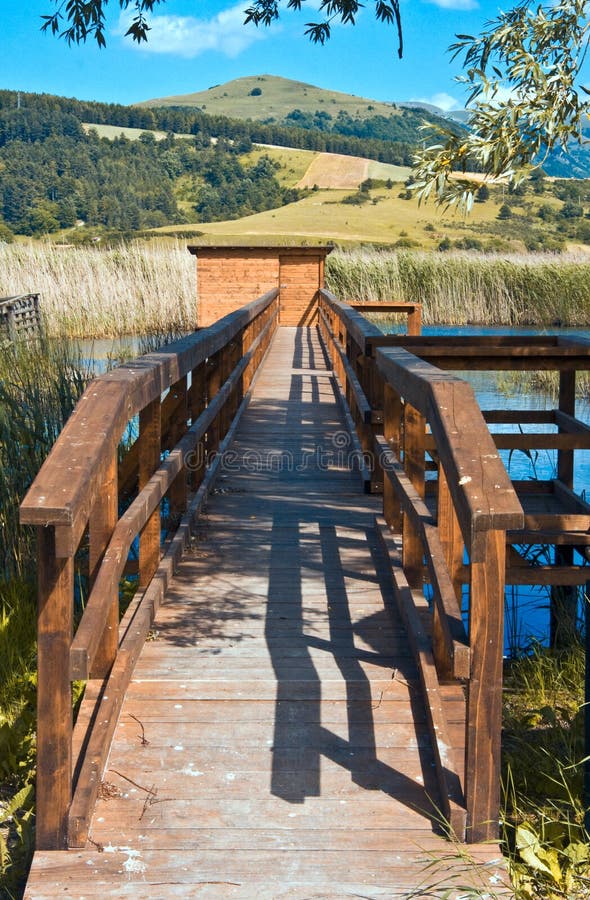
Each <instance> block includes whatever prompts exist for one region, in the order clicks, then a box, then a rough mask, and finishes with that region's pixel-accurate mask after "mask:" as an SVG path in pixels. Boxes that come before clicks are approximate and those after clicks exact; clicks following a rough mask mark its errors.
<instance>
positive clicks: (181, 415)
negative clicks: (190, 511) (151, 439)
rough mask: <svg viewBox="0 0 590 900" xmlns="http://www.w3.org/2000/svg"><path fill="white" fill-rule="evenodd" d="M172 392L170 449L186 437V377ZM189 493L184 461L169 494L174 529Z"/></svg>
mask: <svg viewBox="0 0 590 900" xmlns="http://www.w3.org/2000/svg"><path fill="white" fill-rule="evenodd" d="M170 392H171V393H173V394H174V395H175V396H176V400H177V404H176V406H175V408H174V412H173V414H172V418H171V419H170V425H169V429H170V431H169V434H170V438H169V445H170V447H175V446H176V444H177V443H178V441H179V440H180V439H181V438H182V437H183V436H184V434H185V433H186V429H187V418H188V409H187V403H188V397H187V378H186V375H185V376H184V378H180V379H179V380H178V381H177V382H175V384H173V385H172V386H171V388H170ZM187 493H188V492H187V477H186V468H185V465H184V461H183V467H182V470H181V471H180V472H179V473H178V475H177V476H176V478H175V479H174V481H173V482H172V484H171V485H170V490H169V492H168V498H169V500H170V517H171V519H172V527H173V528H176V524H175V520H176V518H177V517H180V516H182V515H183V513H184V511H185V509H186V504H187Z"/></svg>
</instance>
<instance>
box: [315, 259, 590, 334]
mask: <svg viewBox="0 0 590 900" xmlns="http://www.w3.org/2000/svg"><path fill="white" fill-rule="evenodd" d="M326 271H327V283H328V287H329V288H330V290H332V291H333V292H334V293H335V294H336V295H337V296H339V297H340V298H341V299H343V300H355V301H362V300H365V301H369V300H370V301H387V300H401V301H406V302H416V301H418V302H420V303H422V304H423V309H422V313H423V321H424V323H425V324H428V325H433V324H445V325H464V324H467V323H474V324H478V325H530V324H532V325H540V326H542V325H555V324H559V325H572V326H580V325H582V326H583V325H588V324H589V323H590V260H589V259H588V257H576V256H573V255H568V256H555V255H553V254H547V255H542V256H541V255H534V256H533V255H529V256H510V257H500V256H497V255H491V254H488V255H486V254H466V253H463V254H447V253H444V254H443V253H409V252H403V253H387V252H384V253H382V252H377V251H352V252H344V251H339V252H336V253H333V254H331V255H330V256H329V257H328V260H327V269H326Z"/></svg>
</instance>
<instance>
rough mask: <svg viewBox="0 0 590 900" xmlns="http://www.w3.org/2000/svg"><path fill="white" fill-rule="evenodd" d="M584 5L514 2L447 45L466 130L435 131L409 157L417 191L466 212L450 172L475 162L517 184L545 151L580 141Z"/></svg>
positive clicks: (468, 190)
mask: <svg viewBox="0 0 590 900" xmlns="http://www.w3.org/2000/svg"><path fill="white" fill-rule="evenodd" d="M588 5H589V4H588V0H557V2H554V3H547V4H545V5H543V4H540V5H539V6H535V7H532V6H530V5H529V4H527V3H519V4H518V5H517V6H516V7H514V8H513V9H511V10H509V11H508V12H505V13H502V14H501V15H499V16H498V18H497V19H494V20H492V21H491V22H489V23H488V25H487V28H486V29H485V30H484V31H483V33H482V34H481V35H479V36H473V35H467V34H460V35H457V38H458V40H457V42H456V43H455V44H453V45H452V46H451V48H450V50H451V52H452V54H453V58H455V57H457V56H462V57H463V67H464V71H465V74H464V75H463V76H461V77H460V78H459V79H458V80H459V81H460V82H462V83H464V84H465V85H466V86H467V88H468V90H469V97H468V101H467V103H468V107H469V108H470V111H471V115H470V118H469V122H468V125H469V129H470V130H469V132H468V133H467V134H466V135H456V134H451V133H450V132H449V131H448V130H446V131H445V129H440V140H439V141H438V142H437V143H435V144H432V145H431V146H429V147H427V148H426V149H425V150H423V151H421V152H420V153H418V154H417V156H416V175H415V178H416V188H417V190H418V196H419V198H420V199H421V200H427V199H428V198H429V197H430V196H431V195H432V196H434V197H435V198H436V199H437V201H438V202H439V203H443V204H444V205H446V206H453V205H456V206H463V207H464V208H466V209H469V208H470V207H471V204H472V202H473V190H472V187H471V186H470V185H469V184H468V183H466V182H464V181H462V180H461V179H459V180H457V179H452V178H451V175H452V173H453V172H456V171H459V172H465V171H466V170H467V166H468V165H470V164H471V165H472V164H474V163H476V164H477V166H478V167H479V168H480V169H481V171H482V172H483V173H484V174H485V175H486V176H488V177H489V178H498V177H501V178H506V179H508V180H510V181H515V182H518V181H519V180H521V179H522V178H523V177H524V174H526V172H527V171H528V170H530V167H531V166H534V165H539V164H542V163H543V160H544V159H545V158H546V157H547V155H548V153H549V152H550V151H551V150H553V149H555V148H561V149H562V150H564V151H567V149H568V146H569V144H570V142H571V141H575V142H578V143H581V142H582V141H583V140H584V137H583V133H582V124H583V121H584V118H585V116H586V115H587V114H588V111H589V109H590V101H589V99H588V91H587V89H586V88H584V87H583V86H581V85H579V83H578V82H579V78H580V69H581V67H582V64H583V62H584V59H585V56H586V51H587V47H588V35H589V29H590V22H589V20H588Z"/></svg>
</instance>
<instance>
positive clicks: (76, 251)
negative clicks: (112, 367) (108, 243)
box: [0, 241, 196, 338]
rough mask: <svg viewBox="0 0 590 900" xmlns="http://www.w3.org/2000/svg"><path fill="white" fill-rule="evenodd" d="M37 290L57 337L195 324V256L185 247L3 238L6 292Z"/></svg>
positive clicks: (1, 273)
mask: <svg viewBox="0 0 590 900" xmlns="http://www.w3.org/2000/svg"><path fill="white" fill-rule="evenodd" d="M29 292H39V293H40V295H41V309H42V312H43V317H44V323H45V328H46V331H47V334H48V335H49V336H50V337H51V336H52V337H56V336H60V337H64V336H65V337H71V338H102V337H121V336H123V335H145V334H151V333H155V332H158V333H160V332H161V331H162V329H163V328H165V330H167V331H170V332H186V331H191V330H192V329H193V328H194V327H195V324H196V278H195V261H194V259H193V257H192V256H191V255H190V254H189V253H188V251H187V249H186V245H185V244H181V243H180V242H178V243H176V244H174V245H157V244H153V245H152V244H150V245H147V244H139V243H135V244H128V245H121V246H120V247H116V248H111V249H108V248H107V249H99V248H98V247H81V248H76V247H62V246H59V245H55V244H50V243H48V242H32V241H31V242H28V243H15V244H2V243H0V297H8V296H13V295H15V294H20V293H29Z"/></svg>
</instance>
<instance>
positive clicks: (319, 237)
mask: <svg viewBox="0 0 590 900" xmlns="http://www.w3.org/2000/svg"><path fill="white" fill-rule="evenodd" d="M264 152H266V151H264ZM271 155H273V158H275V159H277V160H278V161H279V162H281V157H282V152H281V151H273V152H272V154H271ZM297 158H298V151H289V155H288V157H286V159H287V160H288V168H287V169H286V170H283V171H281V170H279V172H278V177H279V179H280V180H281V183H283V184H284V185H285V186H288V187H291V186H294V185H296V184H297V181H298V180H299V178H300V177H302V176H301V174H300V173H301V170H302V167H303V160H301V162H300V163H299V162H295V161H296V160H297ZM318 158H319V159H321V157H317V156H316V157H315V158H313V157H312V159H315V160H317V159H318ZM305 159H306V160H307V159H309V156H308V154H307V153H306V157H305ZM310 162H311V160H310ZM316 165H317V163H316V162H315V161H314V167H315V166H316ZM371 165H372V164H369V173H370V172H371ZM375 165H377V164H375ZM391 168H392V169H395V168H396V167H391ZM289 170H291V172H289ZM327 174H328V173H327ZM371 177H373V176H371ZM387 177H391V180H392V181H395V180H396V178H397V177H399V176H396V175H395V173H390V175H389V176H387ZM321 180H322V173H321V170H320V172H319V174H317V175H315V176H314V178H313V182H314V183H317V184H318V186H319V184H320V182H321ZM359 180H362V179H357V182H358V181H359ZM385 180H387V179H385ZM355 186H356V184H355ZM353 191H354V187H352V186H351V188H348V189H346V190H343V189H332V190H328V189H320V190H317V191H311V192H310V193H309V195H308V196H306V197H305V198H304V199H302V200H300V201H298V202H296V203H290V204H289V205H287V206H283V207H280V208H278V209H273V210H268V211H266V212H262V213H257V214H256V215H251V216H246V217H244V218H242V219H235V220H228V221H222V222H213V223H208V222H199V223H197V222H195V223H194V225H193V227H194V229H195V230H198V231H201V232H203V235H202V238H201V240H202V241H203V242H206V243H215V242H219V243H232V242H238V243H239V242H243V243H247V242H248V241H249V240H254V241H258V242H260V243H264V242H265V241H266V242H269V243H272V242H274V241H275V240H279V241H280V242H288V241H289V240H291V241H293V242H295V243H297V242H300V241H304V240H306V241H311V242H313V241H316V242H326V241H333V242H335V243H337V244H338V245H339V246H341V247H349V248H358V247H359V246H363V245H364V246H366V245H372V246H376V247H382V248H389V249H395V248H396V247H402V248H415V249H417V250H438V249H439V248H440V247H441V246H442V247H445V246H446V247H447V248H448V249H455V250H458V249H469V248H473V250H474V251H476V250H480V251H484V252H497V253H507V252H510V253H525V252H526V243H527V242H530V241H531V240H533V239H534V241H535V242H536V244H537V245H538V248H539V249H542V247H543V245H544V243H546V244H547V249H548V250H552V251H553V250H556V249H557V248H558V247H559V248H560V249H566V248H567V240H566V239H565V238H562V237H560V236H559V234H557V233H556V232H555V231H554V230H551V229H552V228H553V229H554V226H549V225H546V224H545V223H543V221H542V220H541V219H540V218H539V217H538V216H537V215H536V212H537V210H538V208H539V207H540V206H541V205H543V203H544V202H545V198H544V196H543V195H542V196H540V197H532V198H531V199H530V204H531V205H530V209H529V210H528V211H527V212H526V215H524V213H523V215H515V217H514V218H513V219H512V220H511V222H510V223H509V224H506V223H503V222H500V221H499V220H498V210H499V208H500V205H501V199H502V189H501V188H494V189H493V190H492V197H491V199H490V200H488V201H487V202H485V203H476V204H474V207H473V212H472V213H471V214H470V216H469V218H467V219H465V218H463V217H462V216H460V215H457V214H453V213H444V212H442V211H440V210H438V209H437V208H436V207H435V206H434V205H432V204H428V205H425V206H419V205H418V202H417V200H416V199H415V198H409V199H407V198H406V189H405V187H404V185H402V184H396V183H394V184H393V186H392V187H391V188H390V189H388V188H386V187H384V186H380V187H377V188H375V189H372V190H371V191H370V192H369V193H368V194H367V195H364V197H363V198H362V199H363V200H364V202H363V203H362V204H360V205H354V204H350V203H348V202H344V201H346V200H348V199H349V198H350V197H351V194H352V193H353ZM175 230H176V231H182V232H186V231H187V226H186V225H178V226H166V227H165V228H161V229H154V232H153V233H155V234H157V233H158V232H165V233H174V231H175ZM559 241H561V243H559ZM569 243H570V245H571V246H575V247H577V248H578V249H579V252H581V251H583V250H584V245H580V244H579V242H577V243H576V242H574V241H573V240H570V242H569ZM585 251H586V253H587V254H588V255H589V256H590V247H588V246H586V248H585Z"/></svg>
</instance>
